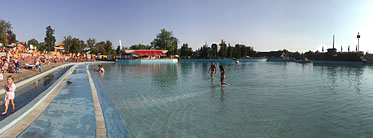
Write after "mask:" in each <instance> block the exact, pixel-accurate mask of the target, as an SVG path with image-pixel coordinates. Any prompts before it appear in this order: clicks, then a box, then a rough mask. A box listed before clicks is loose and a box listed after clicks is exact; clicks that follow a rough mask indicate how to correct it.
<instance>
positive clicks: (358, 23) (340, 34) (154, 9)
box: [0, 0, 373, 52]
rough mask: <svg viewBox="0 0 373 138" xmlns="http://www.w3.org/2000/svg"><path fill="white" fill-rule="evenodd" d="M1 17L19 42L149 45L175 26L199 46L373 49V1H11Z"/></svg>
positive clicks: (185, 38)
mask: <svg viewBox="0 0 373 138" xmlns="http://www.w3.org/2000/svg"><path fill="white" fill-rule="evenodd" d="M4 3H5V4H3V11H2V14H1V16H0V19H3V20H6V21H10V23H11V24H12V26H13V31H14V33H15V34H16V35H17V40H19V41H22V42H25V41H28V40H30V39H32V38H35V39H37V40H38V41H44V37H45V28H46V27H47V26H49V25H50V26H51V27H52V28H53V29H55V30H56V31H55V37H56V39H57V43H59V42H61V41H62V40H63V37H64V36H67V35H71V36H73V37H77V38H80V39H83V40H87V39H88V38H95V39H96V40H97V41H104V40H110V41H112V42H113V47H114V48H116V47H117V46H118V45H119V42H118V41H119V40H122V44H123V45H124V46H125V47H129V46H131V45H134V44H150V42H151V41H152V40H153V39H154V38H155V37H156V35H157V34H158V33H160V30H161V29H162V28H165V29H166V30H168V31H172V32H173V34H174V36H176V37H177V38H178V39H179V47H180V46H181V45H182V44H183V43H188V44H189V46H191V47H192V48H193V49H194V50H195V49H197V48H200V47H201V46H202V45H203V44H205V42H207V43H208V44H209V45H211V44H212V43H220V41H221V40H222V39H224V40H225V41H226V42H227V43H230V44H231V45H234V44H244V45H251V46H254V50H256V51H271V50H280V49H288V50H290V51H300V52H305V51H308V50H319V51H321V47H322V46H324V47H325V49H326V48H329V47H332V38H333V34H335V36H336V44H335V47H336V48H337V49H338V51H339V50H340V47H341V45H343V50H344V51H347V46H348V45H351V48H350V49H351V50H355V45H356V44H357V39H356V35H357V32H360V35H361V39H360V50H362V51H365V52H367V51H369V52H373V47H372V46H373V39H372V38H373V27H372V26H371V24H373V1H369V0H357V1H353V0H342V1H337V0H329V1H323V0H315V1H297V0H281V1H275V0H265V1H252V0H250V1H244V0H234V1H228V0H214V1H213V0H205V1H197V0H190V1H180V0H161V1H151V0H140V1H122V0H110V1H98V0H94V1H74V0H66V1H56V0H52V1H48V0H37V1H26V0H17V1H7V2H4Z"/></svg>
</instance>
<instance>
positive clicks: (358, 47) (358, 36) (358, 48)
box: [357, 32, 360, 52]
mask: <svg viewBox="0 0 373 138" xmlns="http://www.w3.org/2000/svg"><path fill="white" fill-rule="evenodd" d="M359 39H360V34H359V32H357V51H358V52H359V50H360V45H359Z"/></svg>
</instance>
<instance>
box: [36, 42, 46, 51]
mask: <svg viewBox="0 0 373 138" xmlns="http://www.w3.org/2000/svg"><path fill="white" fill-rule="evenodd" d="M36 49H38V50H39V49H45V43H44V42H41V43H39V45H37V46H36Z"/></svg>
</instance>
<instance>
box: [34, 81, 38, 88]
mask: <svg viewBox="0 0 373 138" xmlns="http://www.w3.org/2000/svg"><path fill="white" fill-rule="evenodd" d="M34 86H35V89H36V90H38V89H39V81H34Z"/></svg>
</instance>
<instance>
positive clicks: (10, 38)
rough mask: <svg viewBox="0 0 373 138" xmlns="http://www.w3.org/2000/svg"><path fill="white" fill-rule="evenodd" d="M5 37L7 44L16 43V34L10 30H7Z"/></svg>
mask: <svg viewBox="0 0 373 138" xmlns="http://www.w3.org/2000/svg"><path fill="white" fill-rule="evenodd" d="M7 39H8V43H9V44H12V43H17V38H16V34H14V33H13V31H12V30H8V32H7Z"/></svg>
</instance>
